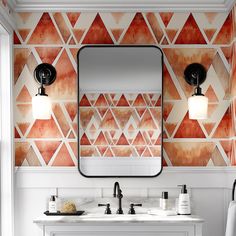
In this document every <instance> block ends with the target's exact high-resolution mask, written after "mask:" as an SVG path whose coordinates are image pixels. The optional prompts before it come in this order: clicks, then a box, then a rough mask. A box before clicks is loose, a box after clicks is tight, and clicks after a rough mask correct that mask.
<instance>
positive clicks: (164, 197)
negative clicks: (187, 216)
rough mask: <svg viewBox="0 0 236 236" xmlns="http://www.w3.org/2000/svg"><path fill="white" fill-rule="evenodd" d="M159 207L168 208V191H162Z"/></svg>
mask: <svg viewBox="0 0 236 236" xmlns="http://www.w3.org/2000/svg"><path fill="white" fill-rule="evenodd" d="M160 207H161V209H162V210H164V211H165V210H168V192H162V198H161V199H160Z"/></svg>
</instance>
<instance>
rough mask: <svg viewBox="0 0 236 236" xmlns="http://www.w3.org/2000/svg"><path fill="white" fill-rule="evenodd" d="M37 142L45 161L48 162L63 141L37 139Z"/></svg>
mask: <svg viewBox="0 0 236 236" xmlns="http://www.w3.org/2000/svg"><path fill="white" fill-rule="evenodd" d="M35 144H36V147H37V148H38V150H39V152H40V154H41V155H42V157H43V159H44V161H45V163H46V164H48V163H49V161H50V160H51V158H52V156H53V154H54V153H55V151H56V150H57V148H58V147H59V145H60V144H61V141H35Z"/></svg>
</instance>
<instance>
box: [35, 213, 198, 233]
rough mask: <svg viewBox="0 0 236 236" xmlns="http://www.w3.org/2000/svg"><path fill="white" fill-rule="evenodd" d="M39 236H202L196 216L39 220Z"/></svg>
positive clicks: (41, 218)
mask: <svg viewBox="0 0 236 236" xmlns="http://www.w3.org/2000/svg"><path fill="white" fill-rule="evenodd" d="M34 223H36V224H37V225H38V226H39V227H41V229H42V236H52V235H53V236H59V235H60V236H70V235H73V236H111V235H112V236H120V235H122V236H202V225H203V219H201V218H199V217H198V216H156V215H150V214H137V215H126V214H125V215H102V214H85V215H82V216H41V217H39V218H38V219H35V220H34Z"/></svg>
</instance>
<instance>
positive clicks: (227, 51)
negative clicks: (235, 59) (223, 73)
mask: <svg viewBox="0 0 236 236" xmlns="http://www.w3.org/2000/svg"><path fill="white" fill-rule="evenodd" d="M221 50H222V52H223V54H224V56H225V58H226V60H227V61H228V63H231V59H232V57H231V53H232V52H231V50H232V48H231V46H226V47H221Z"/></svg>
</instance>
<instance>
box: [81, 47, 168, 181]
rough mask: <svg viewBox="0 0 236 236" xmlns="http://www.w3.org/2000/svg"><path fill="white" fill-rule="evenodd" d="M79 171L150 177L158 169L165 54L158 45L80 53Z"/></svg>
mask: <svg viewBox="0 0 236 236" xmlns="http://www.w3.org/2000/svg"><path fill="white" fill-rule="evenodd" d="M77 57H78V81H79V82H78V91H79V92H78V104H79V107H78V124H79V126H78V134H79V135H78V136H79V138H78V139H79V140H78V152H79V155H78V157H79V160H78V161H79V171H80V173H81V174H82V175H84V176H86V177H154V176H157V175H159V174H160V173H161V171H162V153H163V151H162V130H163V122H162V113H163V111H162V110H163V102H162V94H163V54H162V51H161V49H160V48H158V47H156V46H128V45H125V46H113V45H112V46H110V45H109V46H105V45H102V46H84V47H82V48H81V49H80V50H79V52H78V56H77Z"/></svg>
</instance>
